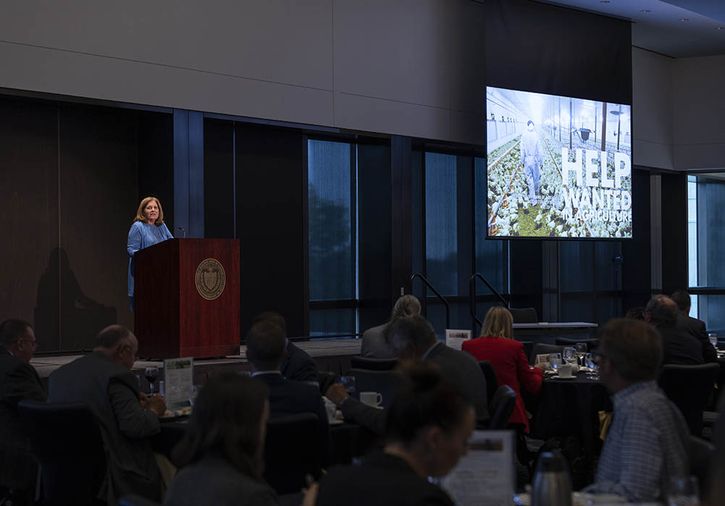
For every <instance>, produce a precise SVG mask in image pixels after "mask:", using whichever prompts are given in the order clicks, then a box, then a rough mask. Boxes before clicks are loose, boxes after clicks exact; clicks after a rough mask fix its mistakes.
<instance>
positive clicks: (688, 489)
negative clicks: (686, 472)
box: [667, 476, 700, 506]
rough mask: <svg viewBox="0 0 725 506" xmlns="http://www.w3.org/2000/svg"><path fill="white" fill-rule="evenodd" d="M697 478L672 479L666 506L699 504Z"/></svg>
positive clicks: (692, 505)
mask: <svg viewBox="0 0 725 506" xmlns="http://www.w3.org/2000/svg"><path fill="white" fill-rule="evenodd" d="M698 497H699V494H698V486H697V478H696V477H694V476H686V477H681V478H672V479H671V480H670V486H669V489H668V491H667V505H668V506H697V505H698V504H700V503H699V499H698Z"/></svg>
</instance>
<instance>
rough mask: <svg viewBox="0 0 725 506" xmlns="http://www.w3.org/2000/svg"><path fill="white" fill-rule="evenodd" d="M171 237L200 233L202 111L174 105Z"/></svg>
mask: <svg viewBox="0 0 725 506" xmlns="http://www.w3.org/2000/svg"><path fill="white" fill-rule="evenodd" d="M172 233H173V234H174V236H175V237H178V238H183V237H204V115H203V113H200V112H194V111H185V110H182V109H174V230H173V231H172Z"/></svg>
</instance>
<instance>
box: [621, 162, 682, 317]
mask: <svg viewBox="0 0 725 506" xmlns="http://www.w3.org/2000/svg"><path fill="white" fill-rule="evenodd" d="M632 232H633V233H632V239H631V240H629V241H622V290H623V300H622V306H623V309H624V310H625V311H627V310H628V309H630V308H633V307H637V306H644V305H645V304H646V303H647V300H648V299H649V297H650V295H651V293H652V250H651V247H650V242H651V236H650V234H651V226H650V174H649V171H646V170H636V169H635V170H633V171H632ZM681 240H682V241H683V243H685V244H686V241H685V239H684V237H683V238H682V239H681Z"/></svg>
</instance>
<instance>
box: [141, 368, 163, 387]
mask: <svg viewBox="0 0 725 506" xmlns="http://www.w3.org/2000/svg"><path fill="white" fill-rule="evenodd" d="M143 375H144V377H145V378H146V381H148V382H149V393H150V394H153V393H154V383H156V380H157V379H158V377H159V368H158V367H147V368H146V369H144V371H143Z"/></svg>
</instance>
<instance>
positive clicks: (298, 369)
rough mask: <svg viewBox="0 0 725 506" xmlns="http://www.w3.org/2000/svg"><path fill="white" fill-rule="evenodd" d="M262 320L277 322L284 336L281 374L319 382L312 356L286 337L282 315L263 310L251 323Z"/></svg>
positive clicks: (286, 376) (293, 378)
mask: <svg viewBox="0 0 725 506" xmlns="http://www.w3.org/2000/svg"><path fill="white" fill-rule="evenodd" d="M262 320H270V321H272V322H273V323H275V324H277V326H279V328H281V329H282V332H283V333H284V336H285V356H284V360H283V361H282V365H281V366H280V371H281V372H282V376H284V377H285V378H287V379H291V380H295V381H304V382H307V383H314V384H315V385H316V384H318V382H319V380H320V379H319V376H318V372H317V365H315V361H314V360H312V357H310V356H309V354H308V353H307V352H306V351H305V350H303V349H300V348H299V347H298V346H297V345H295V343H293V342H292V341H290V340H289V339H287V322H286V321H285V319H284V317H283V316H282V315H281V314H279V313H276V312H274V311H265V312H264V313H260V314H258V315H257V316H256V317H255V318H254V320H252V325H254V324H255V323H257V322H259V321H262Z"/></svg>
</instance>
